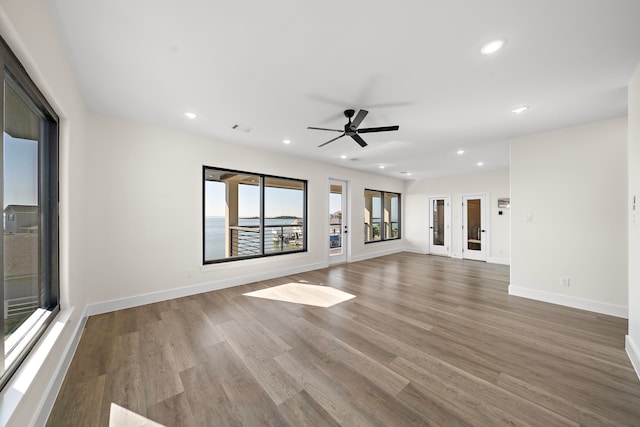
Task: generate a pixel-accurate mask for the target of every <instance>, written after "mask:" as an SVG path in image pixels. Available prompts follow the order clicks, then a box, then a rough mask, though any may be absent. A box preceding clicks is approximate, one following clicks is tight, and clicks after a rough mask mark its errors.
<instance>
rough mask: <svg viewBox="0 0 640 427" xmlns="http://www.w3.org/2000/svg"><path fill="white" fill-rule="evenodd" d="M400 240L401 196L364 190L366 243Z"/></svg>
mask: <svg viewBox="0 0 640 427" xmlns="http://www.w3.org/2000/svg"><path fill="white" fill-rule="evenodd" d="M399 238H400V194H398V193H387V192H384V191H377V190H367V189H365V190H364V242H365V243H372V242H379V241H382V240H393V239H399Z"/></svg>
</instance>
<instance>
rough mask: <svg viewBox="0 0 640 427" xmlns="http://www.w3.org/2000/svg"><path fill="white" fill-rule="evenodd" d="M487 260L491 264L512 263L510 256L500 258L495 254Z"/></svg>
mask: <svg viewBox="0 0 640 427" xmlns="http://www.w3.org/2000/svg"><path fill="white" fill-rule="evenodd" d="M487 262H488V263H491V264H502V265H511V261H510V260H509V258H500V257H495V256H492V257H489V258H487Z"/></svg>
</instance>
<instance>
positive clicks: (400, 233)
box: [363, 188, 402, 245]
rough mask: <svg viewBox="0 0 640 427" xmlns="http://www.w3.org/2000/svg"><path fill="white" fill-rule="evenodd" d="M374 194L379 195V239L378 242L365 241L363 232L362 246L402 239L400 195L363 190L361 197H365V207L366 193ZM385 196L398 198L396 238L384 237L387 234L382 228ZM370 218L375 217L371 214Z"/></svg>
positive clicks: (365, 235) (365, 237)
mask: <svg viewBox="0 0 640 427" xmlns="http://www.w3.org/2000/svg"><path fill="white" fill-rule="evenodd" d="M368 191H369V192H375V193H380V212H379V215H380V224H381V226H380V239H379V240H367V233H366V231H365V234H364V244H365V245H368V244H371V243H380V242H388V241H393V240H400V239H402V193H396V192H395V191H382V190H374V189H371V188H365V189H364V194H363V196H364V197H365V206H366V197H367V196H366V194H367V192H368ZM387 194H392V195H394V196H397V197H398V236H397V237H388V236H386V234H387V232H386V228H385V227H384V208H385V204H384V202H385V196H386V195H387ZM372 218H375V216H374V215H373V213H372ZM366 224H367V223H366V218H365V225H366ZM391 224H393V222H391ZM391 228H392V229H393V227H391Z"/></svg>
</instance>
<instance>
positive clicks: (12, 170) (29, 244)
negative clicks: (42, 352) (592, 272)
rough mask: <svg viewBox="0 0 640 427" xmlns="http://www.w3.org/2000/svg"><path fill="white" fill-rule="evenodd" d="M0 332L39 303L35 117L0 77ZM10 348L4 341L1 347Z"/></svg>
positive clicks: (6, 332)
mask: <svg viewBox="0 0 640 427" xmlns="http://www.w3.org/2000/svg"><path fill="white" fill-rule="evenodd" d="M4 94H5V99H4V110H3V111H4V129H3V176H2V180H3V192H4V193H3V196H4V197H3V210H4V218H3V222H4V233H3V249H4V260H3V262H4V264H3V266H4V269H3V270H4V301H3V304H4V310H5V312H4V338H5V341H6V340H7V339H9V338H10V337H11V335H12V334H13V333H14V332H15V331H16V329H18V328H19V326H20V325H21V324H22V323H23V322H24V321H25V320H26V319H28V318H29V316H30V315H31V314H33V313H34V312H35V311H36V309H37V308H38V307H41V306H42V304H41V301H40V295H41V289H40V282H41V281H40V213H39V212H40V209H39V203H38V199H39V191H38V151H39V144H40V142H39V139H40V118H39V117H38V115H36V114H35V113H34V112H33V111H32V109H31V108H30V106H29V105H27V104H26V103H25V102H24V101H23V100H22V98H21V97H20V96H19V95H18V93H17V92H16V90H15V89H14V88H13V87H12V85H10V84H8V82H5V83H4ZM10 350H11V348H10V346H7V347H5V353H7V352H9V351H10Z"/></svg>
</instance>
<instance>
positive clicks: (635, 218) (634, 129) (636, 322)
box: [626, 64, 640, 377]
mask: <svg viewBox="0 0 640 427" xmlns="http://www.w3.org/2000/svg"><path fill="white" fill-rule="evenodd" d="M634 197H635V200H636V203H635V208H634V206H633V199H634ZM628 200H629V208H630V209H632V210H631V211H630V214H629V335H628V336H627V345H626V347H627V353H628V354H629V357H630V358H631V361H632V363H633V365H634V367H635V369H636V373H637V374H638V377H640V212H638V211H639V210H640V64H639V65H638V68H636V72H635V74H634V75H633V77H632V78H631V82H630V84H629V198H628Z"/></svg>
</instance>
